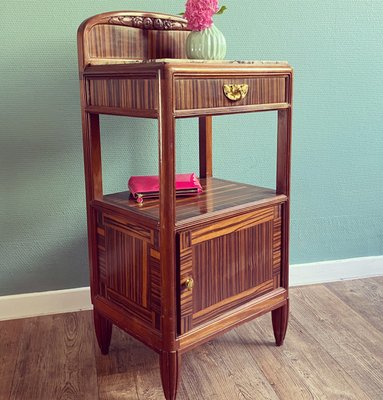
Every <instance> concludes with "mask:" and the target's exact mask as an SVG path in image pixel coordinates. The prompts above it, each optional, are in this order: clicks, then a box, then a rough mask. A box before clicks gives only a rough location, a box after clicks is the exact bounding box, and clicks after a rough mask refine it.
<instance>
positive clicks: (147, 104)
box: [78, 11, 292, 399]
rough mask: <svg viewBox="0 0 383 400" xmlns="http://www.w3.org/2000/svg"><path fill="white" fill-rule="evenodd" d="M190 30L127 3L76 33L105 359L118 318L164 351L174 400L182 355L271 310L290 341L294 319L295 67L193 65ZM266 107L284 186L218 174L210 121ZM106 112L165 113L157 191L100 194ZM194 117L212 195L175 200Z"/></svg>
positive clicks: (165, 378) (160, 116) (280, 334)
mask: <svg viewBox="0 0 383 400" xmlns="http://www.w3.org/2000/svg"><path fill="white" fill-rule="evenodd" d="M188 33H189V32H188V31H187V29H186V21H185V20H183V19H182V18H179V17H176V16H169V15H163V14H155V13H142V12H130V11H125V12H118V13H116V12H114V13H104V14H100V15H97V16H95V17H92V18H90V19H88V20H86V21H84V22H83V24H82V25H81V26H80V28H79V31H78V48H79V71H80V87H81V107H82V127H83V144H84V161H85V180H86V199H87V221H88V245H89V246H88V247H89V262H90V274H91V296H92V302H93V305H94V323H95V330H96V335H97V339H98V343H99V345H100V348H101V351H102V353H104V354H106V353H107V352H108V348H109V344H110V340H111V333H112V326H113V325H117V326H119V327H120V328H122V329H123V330H125V331H126V332H128V333H129V334H131V335H132V336H134V337H135V338H137V339H138V340H140V341H141V342H143V343H145V344H146V345H148V346H149V347H151V348H152V349H153V350H155V351H157V352H158V353H159V355H160V371H161V378H162V384H163V388H164V394H165V397H166V399H175V398H176V393H177V384H178V377H179V369H180V361H181V354H182V353H183V352H185V351H188V350H190V349H192V348H193V347H195V346H197V345H199V344H201V343H203V342H206V341H208V340H210V339H212V338H213V337H214V336H216V335H218V334H220V333H223V332H225V331H227V330H228V329H230V328H233V327H235V326H237V325H238V324H241V323H243V322H246V321H249V320H251V319H253V318H255V317H257V316H259V315H262V314H264V313H266V312H271V314H272V326H273V330H274V335H275V339H276V344H277V345H281V344H282V343H283V340H284V336H285V333H286V328H287V320H288V301H289V300H288V249H289V246H288V243H289V201H290V146H291V100H292V69H291V67H290V66H289V65H288V64H286V63H277V62H275V63H271V62H227V61H222V62H203V61H202V62H200V61H189V60H186V59H185V49H184V42H185V39H186V37H187V35H188ZM268 110H276V111H277V113H278V139H277V174H276V189H275V190H272V189H267V188H262V187H258V186H254V185H247V184H241V183H237V182H231V181H227V180H222V179H217V178H215V177H214V176H213V164H212V116H214V115H221V114H233V113H248V112H261V111H268ZM100 114H111V115H125V116H133V117H143V118H155V119H157V120H158V138H159V176H160V198H159V199H148V200H145V201H144V203H143V204H141V205H140V204H138V203H136V202H135V201H133V200H132V199H130V197H129V192H127V191H125V192H120V193H112V194H108V195H104V193H103V189H102V168H101V141H100V124H99V115H100ZM186 117H198V118H199V164H200V174H199V175H200V180H201V184H202V186H203V189H204V190H203V193H201V194H200V195H197V196H190V197H180V198H176V197H175V190H174V186H175V185H174V182H175V169H176V168H175V125H176V119H177V118H186ZM226 134H231V133H230V132H227V133H226ZM148 156H149V155H148ZM212 373H214V372H213V371H212Z"/></svg>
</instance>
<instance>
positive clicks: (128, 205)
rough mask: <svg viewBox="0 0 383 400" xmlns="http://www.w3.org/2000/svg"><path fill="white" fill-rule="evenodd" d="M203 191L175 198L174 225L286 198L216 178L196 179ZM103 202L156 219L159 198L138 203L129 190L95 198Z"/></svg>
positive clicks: (99, 203) (259, 188)
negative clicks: (198, 180) (99, 198)
mask: <svg viewBox="0 0 383 400" xmlns="http://www.w3.org/2000/svg"><path fill="white" fill-rule="evenodd" d="M200 182H201V185H202V187H203V192H202V193H200V194H198V195H192V196H179V197H177V199H176V226H178V227H182V226H184V225H188V224H191V223H194V222H198V221H200V220H206V219H207V218H209V217H214V216H215V217H216V216H217V215H221V214H222V215H230V214H232V213H235V212H238V211H242V210H246V209H248V208H249V209H250V208H253V207H257V206H263V205H268V204H275V203H281V202H284V201H285V200H286V199H287V197H286V196H285V195H283V194H281V195H277V194H276V193H275V190H273V189H267V188H263V187H259V186H253V185H248V184H244V183H237V182H232V181H227V180H223V179H217V178H207V179H200ZM94 203H95V204H94V205H98V206H101V207H102V205H103V204H105V205H109V206H112V207H116V208H118V209H122V210H127V211H130V212H133V213H134V214H138V215H140V216H141V217H144V218H149V219H151V220H157V221H158V220H159V199H145V200H144V202H143V203H142V205H140V204H138V203H137V202H136V201H135V200H133V199H131V198H130V193H129V191H125V192H119V193H113V194H108V195H105V196H104V197H103V199H102V200H101V201H100V200H98V201H97V200H96V201H95V202H94Z"/></svg>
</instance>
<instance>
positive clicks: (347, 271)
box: [289, 256, 383, 286]
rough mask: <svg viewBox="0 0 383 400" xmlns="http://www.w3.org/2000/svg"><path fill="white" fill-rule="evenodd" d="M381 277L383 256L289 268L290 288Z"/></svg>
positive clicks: (298, 265)
mask: <svg viewBox="0 0 383 400" xmlns="http://www.w3.org/2000/svg"><path fill="white" fill-rule="evenodd" d="M380 275H383V256H372V257H358V258H347V259H344V260H331V261H321V262H315V263H309V264H295V265H291V266H290V279H289V281H290V286H301V285H312V284H316V283H325V282H335V281H342V280H346V279H362V278H369V277H372V276H380Z"/></svg>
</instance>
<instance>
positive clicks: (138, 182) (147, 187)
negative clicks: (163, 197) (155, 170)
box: [128, 173, 202, 203]
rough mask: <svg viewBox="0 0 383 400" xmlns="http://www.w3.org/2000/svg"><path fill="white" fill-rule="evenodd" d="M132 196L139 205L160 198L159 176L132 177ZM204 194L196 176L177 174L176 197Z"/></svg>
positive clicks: (129, 184) (130, 182)
mask: <svg viewBox="0 0 383 400" xmlns="http://www.w3.org/2000/svg"><path fill="white" fill-rule="evenodd" d="M128 188H129V191H130V194H131V195H132V196H133V197H134V198H135V199H136V201H137V202H138V203H142V202H143V201H144V199H148V198H153V197H159V194H160V179H159V177H158V175H151V176H145V175H144V176H131V177H130V178H129V181H128ZM201 192H202V186H201V184H200V183H199V181H198V178H197V177H196V176H195V173H192V174H176V195H177V196H178V195H182V196H186V195H191V194H198V193H201Z"/></svg>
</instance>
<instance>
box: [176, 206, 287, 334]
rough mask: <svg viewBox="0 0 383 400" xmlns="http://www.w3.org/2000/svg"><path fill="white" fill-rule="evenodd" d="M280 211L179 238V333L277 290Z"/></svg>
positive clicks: (256, 214) (275, 208)
mask: <svg viewBox="0 0 383 400" xmlns="http://www.w3.org/2000/svg"><path fill="white" fill-rule="evenodd" d="M279 213H280V206H272V207H267V208H263V209H260V210H257V211H254V212H250V213H246V214H242V215H239V216H237V217H233V218H230V219H227V220H223V221H220V222H216V223H211V224H209V225H207V226H204V227H201V228H198V229H196V230H193V231H187V232H182V233H181V234H180V236H179V243H180V244H179V247H180V258H179V263H180V317H181V318H180V326H179V333H180V334H183V333H186V332H188V331H189V330H191V329H193V328H195V327H196V326H198V325H200V324H202V323H204V322H207V321H209V320H210V319H212V318H214V317H216V316H218V315H219V314H221V313H223V312H226V311H228V310H230V309H233V308H235V307H237V306H239V305H242V304H244V303H245V302H247V301H249V300H251V299H253V298H256V297H258V296H260V295H263V294H265V293H267V292H270V291H272V290H273V289H275V288H277V287H279V286H280V284H279V274H280V254H281V251H280V242H281V241H280V234H281V232H280V215H279ZM190 278H191V279H192V280H193V283H194V285H193V287H192V288H191V289H190V288H187V287H186V286H185V282H186V281H187V280H188V279H190Z"/></svg>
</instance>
